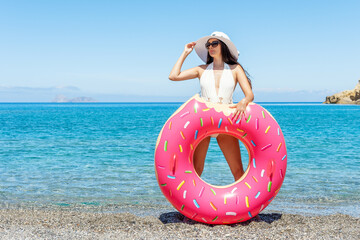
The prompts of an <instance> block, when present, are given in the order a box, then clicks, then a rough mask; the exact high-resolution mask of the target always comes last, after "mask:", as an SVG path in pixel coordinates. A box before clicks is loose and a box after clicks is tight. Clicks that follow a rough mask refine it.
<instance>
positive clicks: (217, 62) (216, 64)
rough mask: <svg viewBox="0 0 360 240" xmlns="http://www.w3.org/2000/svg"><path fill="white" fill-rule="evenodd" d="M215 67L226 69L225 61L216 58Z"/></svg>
mask: <svg viewBox="0 0 360 240" xmlns="http://www.w3.org/2000/svg"><path fill="white" fill-rule="evenodd" d="M213 67H214V68H220V69H221V68H224V62H223V60H222V59H221V57H220V58H214V61H213Z"/></svg>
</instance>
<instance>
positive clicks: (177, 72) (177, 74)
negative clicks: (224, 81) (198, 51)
mask: <svg viewBox="0 0 360 240" xmlns="http://www.w3.org/2000/svg"><path fill="white" fill-rule="evenodd" d="M195 45H196V43H195V42H191V43H188V44H186V45H185V48H184V52H183V53H182V54H181V56H180V57H179V59H178V60H177V62H176V63H175V65H174V67H173V69H172V70H171V72H170V75H169V79H170V80H172V81H183V80H188V79H193V78H197V77H199V67H194V68H190V69H187V70H185V71H182V72H181V67H182V65H183V63H184V61H185V59H186V57H187V56H188V55H189V54H190V53H191V52H192V50H193V49H194V46H195Z"/></svg>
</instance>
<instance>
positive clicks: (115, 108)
mask: <svg viewBox="0 0 360 240" xmlns="http://www.w3.org/2000/svg"><path fill="white" fill-rule="evenodd" d="M181 104H182V102H120V103H119V102H114V103H108V102H97V103H51V102H49V103H0V124H1V127H0V144H1V148H0V203H1V207H3V208H7V207H16V206H19V207H20V206H22V207H26V206H48V207H51V206H54V207H56V206H60V207H68V208H78V207H79V206H80V207H81V206H85V207H86V206H90V207H94V208H107V207H108V208H109V209H112V211H116V209H127V210H128V211H130V212H134V213H136V212H142V211H145V212H146V211H148V214H151V212H154V211H155V212H156V211H162V210H164V209H173V208H172V206H171V205H170V204H169V203H168V202H167V200H166V199H165V197H164V196H163V195H162V193H161V191H160V189H159V187H158V184H157V181H156V177H155V172H154V150H155V143H156V139H157V137H158V134H159V132H160V130H161V128H162V126H163V124H164V123H165V122H166V120H167V119H168V118H169V117H170V116H171V115H172V113H173V112H174V111H175V110H176V109H177V108H178V107H180V106H181ZM257 104H260V105H262V106H264V107H265V108H266V109H267V110H268V111H269V112H270V113H271V114H272V115H273V116H274V117H275V119H276V120H277V122H278V123H279V125H280V127H281V129H282V131H283V133H284V136H285V141H286V146H287V151H288V167H287V172H286V177H285V180H284V183H283V186H282V188H281V190H280V192H279V194H278V195H277V197H276V198H275V199H274V201H272V203H271V204H270V205H269V206H268V207H267V209H266V210H267V211H280V212H289V213H300V214H332V213H343V214H349V215H353V216H357V217H359V216H360V195H359V192H360V177H359V175H358V172H359V171H360V156H359V154H358V149H359V146H360V139H359V137H358V130H360V129H359V126H360V118H359V116H360V106H356V105H329V104H322V103H321V102H258V103H257ZM241 150H242V156H243V159H244V160H243V164H244V165H245V166H246V165H247V164H248V161H247V157H246V156H247V152H246V149H245V147H243V146H242V147H241ZM221 155H222V153H221V152H220V150H219V148H218V146H217V144H216V141H215V140H214V141H213V140H212V141H211V143H210V147H209V151H208V155H207V158H206V165H205V170H204V173H203V176H202V178H203V179H204V180H205V181H207V182H210V183H211V182H216V183H219V185H226V184H229V183H231V182H232V176H231V173H230V170H229V168H228V165H227V163H226V161H225V159H224V158H223V156H221ZM144 209H148V210H144Z"/></svg>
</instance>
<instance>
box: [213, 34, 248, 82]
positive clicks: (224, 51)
mask: <svg viewBox="0 0 360 240" xmlns="http://www.w3.org/2000/svg"><path fill="white" fill-rule="evenodd" d="M218 40H219V42H220V46H221V56H222V60H223V61H224V62H225V63H227V64H230V65H234V64H237V65H239V66H240V67H241V69H242V70H243V71H244V72H245V75H246V78H247V80H248V82H249V84H250V87H251V88H252V84H251V79H250V74H249V73H248V72H247V71H246V70H245V69H244V68H243V66H241V64H240V63H239V62H238V61H237V60H236V58H235V57H234V56H233V55H231V53H230V50H229V48H228V47H227V46H226V44H225V43H224V42H223V41H221V40H220V39H218ZM213 61H214V58H213V57H211V56H210V54H209V52H208V54H207V61H206V64H210V63H212V62H213Z"/></svg>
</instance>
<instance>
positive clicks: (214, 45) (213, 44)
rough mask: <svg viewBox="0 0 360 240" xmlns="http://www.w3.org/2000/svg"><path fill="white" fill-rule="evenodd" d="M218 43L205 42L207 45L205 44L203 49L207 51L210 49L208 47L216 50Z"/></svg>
mask: <svg viewBox="0 0 360 240" xmlns="http://www.w3.org/2000/svg"><path fill="white" fill-rule="evenodd" d="M219 43H220V42H219V41H213V42H211V43H210V42H207V43H205V47H206V48H207V49H209V48H210V45H211V46H212V47H213V48H216V47H217V45H219Z"/></svg>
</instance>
